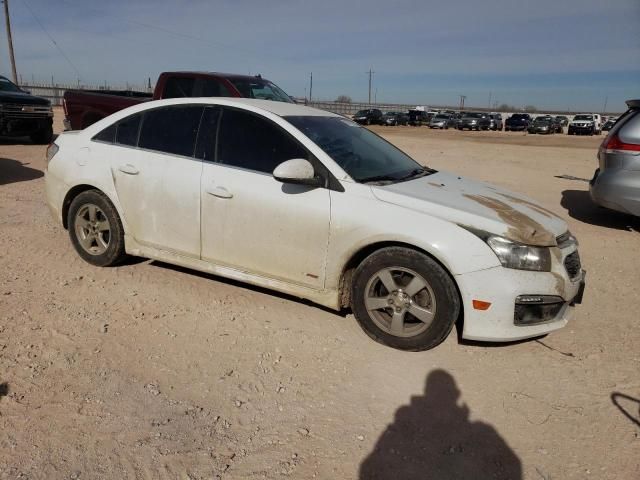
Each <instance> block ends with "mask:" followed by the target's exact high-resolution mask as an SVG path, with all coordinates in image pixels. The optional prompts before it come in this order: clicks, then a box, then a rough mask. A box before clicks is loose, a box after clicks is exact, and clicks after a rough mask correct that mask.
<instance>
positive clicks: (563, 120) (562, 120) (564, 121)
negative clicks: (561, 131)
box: [556, 115, 569, 127]
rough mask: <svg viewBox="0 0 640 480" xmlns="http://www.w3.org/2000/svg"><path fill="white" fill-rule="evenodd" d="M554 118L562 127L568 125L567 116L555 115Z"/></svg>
mask: <svg viewBox="0 0 640 480" xmlns="http://www.w3.org/2000/svg"><path fill="white" fill-rule="evenodd" d="M556 120H557V121H558V123H559V124H560V126H562V127H566V126H567V125H569V118H568V117H566V116H564V115H556Z"/></svg>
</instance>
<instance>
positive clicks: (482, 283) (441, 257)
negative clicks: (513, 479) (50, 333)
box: [46, 98, 584, 350]
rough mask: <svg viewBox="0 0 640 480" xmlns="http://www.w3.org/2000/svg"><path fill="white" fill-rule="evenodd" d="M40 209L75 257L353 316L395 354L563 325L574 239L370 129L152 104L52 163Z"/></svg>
mask: <svg viewBox="0 0 640 480" xmlns="http://www.w3.org/2000/svg"><path fill="white" fill-rule="evenodd" d="M47 159H48V167H47V172H46V190H47V200H48V204H49V207H50V209H51V211H52V213H53V215H54V217H55V218H56V220H57V221H59V222H60V223H61V224H62V225H63V226H64V227H65V228H67V229H68V230H69V236H70V237H71V242H72V244H73V246H74V247H75V249H76V250H77V252H78V254H79V255H80V256H81V257H82V258H83V259H84V260H86V261H87V262H89V263H91V264H93V265H99V266H110V265H115V264H117V263H118V262H120V261H121V260H122V259H123V258H124V257H125V256H126V254H130V255H137V256H142V257H148V258H153V259H157V260H162V261H164V262H167V263H173V264H177V265H182V266H185V267H190V268H193V269H196V270H201V271H204V272H211V273H214V274H216V275H220V276H223V277H228V278H233V279H237V280H242V281H245V282H248V283H252V284H254V285H260V286H263V287H268V288H271V289H274V290H278V291H281V292H285V293H289V294H292V295H296V296H298V297H302V298H307V299H310V300H312V301H314V302H316V303H319V304H322V305H325V306H328V307H330V308H333V309H336V310H337V309H342V308H345V307H346V308H350V309H351V310H352V311H353V313H354V315H355V318H356V319H357V320H358V322H359V323H360V325H361V326H362V328H363V330H364V331H365V332H366V333H367V334H368V335H369V336H370V337H371V338H373V339H375V340H377V341H379V342H382V343H384V344H386V345H389V346H391V347H394V348H399V349H403V350H425V349H429V348H432V347H434V346H436V345H438V344H439V343H440V342H442V341H443V340H444V339H445V338H446V337H447V335H448V334H449V332H450V331H451V329H452V327H453V325H454V324H455V323H456V322H458V321H460V322H461V325H462V337H463V338H467V339H473V340H490V341H508V340H516V339H522V338H528V337H535V336H540V335H543V334H546V333H548V332H550V331H553V330H556V329H558V328H560V327H562V326H564V325H565V324H566V323H567V321H568V319H569V317H570V316H571V314H572V312H573V311H574V305H575V304H576V303H580V301H581V298H582V292H583V290H584V272H583V270H582V268H581V265H580V258H579V256H578V251H577V242H576V240H575V238H574V237H573V236H572V235H571V234H570V233H569V232H568V230H567V225H566V223H565V222H564V221H563V220H562V219H560V218H558V217H557V216H556V215H555V214H554V213H552V212H551V211H549V210H547V209H545V208H543V207H541V206H539V205H538V204H536V203H535V202H533V201H531V200H529V199H527V198H525V197H522V196H520V195H516V194H513V193H509V192H507V191H504V190H502V189H499V188H496V187H493V186H491V185H488V184H485V183H480V182H476V181H472V180H468V179H465V178H462V177H459V176H457V175H454V174H450V173H445V172H437V171H435V170H432V169H430V168H426V167H423V166H422V165H420V164H418V163H417V162H415V161H414V160H413V159H411V158H410V157H409V156H408V155H406V154H405V153H403V152H401V151H400V150H398V149H397V148H396V147H394V146H393V145H391V144H390V143H388V142H386V141H385V140H383V139H382V138H380V137H379V136H377V135H375V134H374V133H372V132H371V131H369V130H368V129H366V128H363V127H361V126H359V125H357V124H356V123H354V122H352V121H351V120H348V119H346V118H344V117H341V116H339V115H334V114H332V113H329V112H326V111H322V110H316V109H313V108H308V107H304V106H300V105H295V104H288V103H281V102H268V101H263V100H249V99H228V98H190V99H174V100H163V101H157V102H148V103H144V104H141V105H137V106H134V107H131V108H128V109H126V110H122V111H120V112H118V113H116V114H114V115H111V116H110V117H108V118H105V119H104V120H101V121H100V122H98V123H96V124H94V125H92V126H90V127H89V128H87V129H85V130H82V131H75V132H65V133H63V134H61V135H60V136H59V137H58V138H57V139H56V141H55V143H54V144H52V145H51V146H50V147H49V149H48V151H47Z"/></svg>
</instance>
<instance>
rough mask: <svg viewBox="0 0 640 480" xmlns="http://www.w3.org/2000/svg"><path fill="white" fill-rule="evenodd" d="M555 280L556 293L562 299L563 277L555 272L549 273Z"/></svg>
mask: <svg viewBox="0 0 640 480" xmlns="http://www.w3.org/2000/svg"><path fill="white" fill-rule="evenodd" d="M551 275H553V278H555V280H556V293H557V294H558V295H560V296H561V297H562V298H563V299H564V277H563V276H562V275H560V274H559V273H556V272H551Z"/></svg>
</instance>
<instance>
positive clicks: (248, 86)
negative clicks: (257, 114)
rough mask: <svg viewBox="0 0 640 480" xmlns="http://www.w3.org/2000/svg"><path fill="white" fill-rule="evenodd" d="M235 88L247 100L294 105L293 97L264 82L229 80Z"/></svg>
mask: <svg viewBox="0 0 640 480" xmlns="http://www.w3.org/2000/svg"><path fill="white" fill-rule="evenodd" d="M229 81H230V82H231V83H232V84H233V86H234V87H236V88H237V89H238V91H239V92H240V94H241V95H242V96H243V97H245V98H257V99H260V100H273V101H276V102H286V103H293V100H291V97H289V95H287V94H286V93H285V92H283V91H282V90H281V89H280V88H279V87H278V86H276V85H275V84H273V83H271V82H269V81H267V80H263V79H261V78H257V77H256V78H255V79H251V80H248V79H229Z"/></svg>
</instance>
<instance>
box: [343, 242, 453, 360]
mask: <svg viewBox="0 0 640 480" xmlns="http://www.w3.org/2000/svg"><path fill="white" fill-rule="evenodd" d="M351 308H352V310H353V313H354V315H355V317H356V320H357V321H358V323H359V324H360V326H361V327H362V329H363V330H364V331H365V333H366V334H367V335H369V336H370V337H371V338H372V339H374V340H375V341H377V342H379V343H382V344H384V345H387V346H389V347H392V348H397V349H400V350H411V351H419V350H428V349H430V348H433V347H435V346H437V345H438V344H440V343H441V342H442V341H444V339H445V338H447V335H449V332H451V329H452V328H453V325H454V323H455V322H456V320H457V318H458V315H459V313H460V300H459V296H458V291H457V289H456V286H455V285H454V283H453V280H452V279H451V277H450V276H449V274H448V273H447V272H446V271H445V270H444V269H443V268H442V267H441V266H440V264H438V263H437V262H436V261H435V260H433V259H432V258H431V257H429V256H428V255H425V254H424V253H421V252H417V251H415V250H411V249H409V248H403V247H388V248H383V249H381V250H378V251H377V252H374V253H372V254H371V255H369V256H368V257H367V258H366V259H365V260H364V261H363V262H362V263H361V264H360V265H359V266H358V268H357V269H356V271H355V273H354V275H353V281H352V285H351Z"/></svg>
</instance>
